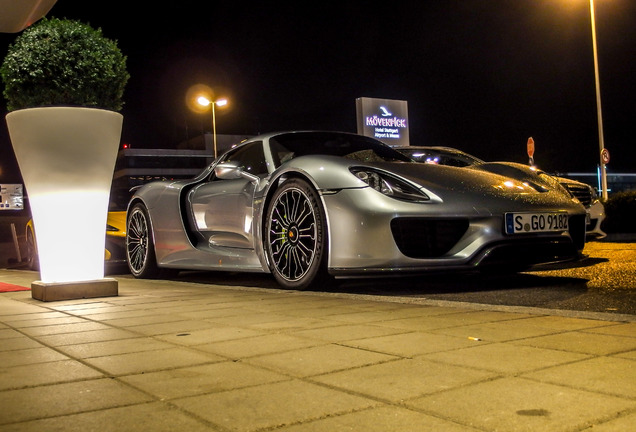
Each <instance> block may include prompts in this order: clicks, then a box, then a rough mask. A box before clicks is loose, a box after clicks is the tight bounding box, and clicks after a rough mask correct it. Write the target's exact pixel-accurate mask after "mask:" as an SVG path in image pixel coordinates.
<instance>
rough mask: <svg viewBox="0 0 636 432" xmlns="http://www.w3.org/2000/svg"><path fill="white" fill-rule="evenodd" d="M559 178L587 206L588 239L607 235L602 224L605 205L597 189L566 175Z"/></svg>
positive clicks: (586, 233)
mask: <svg viewBox="0 0 636 432" xmlns="http://www.w3.org/2000/svg"><path fill="white" fill-rule="evenodd" d="M557 179H558V180H559V183H561V184H562V185H563V186H564V187H565V188H566V189H567V190H569V191H570V193H571V194H572V195H574V197H575V198H576V199H578V200H579V201H580V202H581V204H583V205H584V206H585V210H586V211H587V215H588V218H587V224H586V227H585V236H586V237H587V239H588V240H598V239H602V238H603V237H606V236H607V234H605V232H603V230H602V229H601V224H602V223H603V220H604V219H605V207H604V206H603V203H602V202H601V200H599V199H598V194H597V193H596V190H595V189H594V188H593V187H592V186H590V185H588V184H587V183H583V182H580V181H577V180H572V179H569V178H564V177H557Z"/></svg>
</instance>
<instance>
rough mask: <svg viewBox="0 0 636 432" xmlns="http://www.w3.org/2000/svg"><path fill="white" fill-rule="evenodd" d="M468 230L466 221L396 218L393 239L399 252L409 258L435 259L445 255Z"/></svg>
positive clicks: (392, 225)
mask: <svg viewBox="0 0 636 432" xmlns="http://www.w3.org/2000/svg"><path fill="white" fill-rule="evenodd" d="M467 229H468V220H466V219H451V220H447V219H445V220H437V219H423V218H396V219H393V220H392V221H391V231H392V232H393V238H394V239H395V243H396V244H397V246H398V248H399V249H400V252H402V253H403V254H404V255H406V256H407V257H410V258H435V257H439V256H442V255H444V254H446V253H447V252H448V251H450V250H451V249H452V248H453V246H455V244H457V242H458V241H459V239H461V238H462V236H463V235H464V234H465V233H466V230H467Z"/></svg>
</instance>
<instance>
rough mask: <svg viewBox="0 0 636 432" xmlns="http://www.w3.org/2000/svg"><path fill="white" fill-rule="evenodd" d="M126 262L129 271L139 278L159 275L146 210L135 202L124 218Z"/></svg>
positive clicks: (153, 277)
mask: <svg viewBox="0 0 636 432" xmlns="http://www.w3.org/2000/svg"><path fill="white" fill-rule="evenodd" d="M126 262H127V263H128V268H129V269H130V273H132V275H133V276H134V277H136V278H140V279H155V278H157V277H159V275H160V273H161V272H160V269H159V267H158V266H157V257H156V255H155V245H154V241H153V235H152V227H151V225H150V217H149V216H148V210H147V209H146V207H145V206H144V205H143V204H139V203H138V204H135V205H134V206H133V207H132V208H131V209H130V211H129V212H128V217H127V219H126Z"/></svg>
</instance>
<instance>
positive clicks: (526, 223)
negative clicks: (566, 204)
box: [506, 213, 568, 234]
mask: <svg viewBox="0 0 636 432" xmlns="http://www.w3.org/2000/svg"><path fill="white" fill-rule="evenodd" d="M567 229H568V214H567V213H506V234H524V233H537V232H559V231H566V230H567Z"/></svg>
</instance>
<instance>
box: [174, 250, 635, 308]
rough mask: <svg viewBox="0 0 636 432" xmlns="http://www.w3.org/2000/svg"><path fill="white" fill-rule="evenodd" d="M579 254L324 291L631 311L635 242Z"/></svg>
mask: <svg viewBox="0 0 636 432" xmlns="http://www.w3.org/2000/svg"><path fill="white" fill-rule="evenodd" d="M584 255H585V257H584V258H583V259H582V260H581V261H580V262H577V263H571V264H561V265H559V266H553V267H546V268H543V269H540V270H537V269H535V270H534V271H530V272H525V273H518V274H512V275H484V274H480V273H475V274H450V275H440V274H437V275H426V276H419V277H417V278H390V279H372V280H370V279H360V280H349V281H341V282H340V283H338V284H337V285H335V286H334V287H333V288H331V289H329V290H327V291H324V292H325V293H326V294H347V295H365V296H376V297H378V296H379V297H380V298H385V299H387V300H392V299H398V298H399V299H400V301H404V299H406V301H413V302H417V301H425V300H438V301H450V302H463V303H469V304H470V303H472V304H475V303H476V304H486V305H498V306H519V307H534V308H545V309H558V310H561V311H583V312H596V313H609V314H617V315H620V314H627V315H636V243H611V242H589V243H588V244H587V245H586V247H585V250H584ZM176 279H177V280H187V281H191V282H201V283H213V284H219V285H228V286H248V287H261V288H269V289H278V285H277V284H276V283H275V282H274V281H273V278H271V277H270V276H269V275H260V274H259V275H255V274H239V273H230V274H228V273H223V272H213V273H209V272H206V273H197V272H183V273H181V274H180V275H179V276H178V277H177V278H176Z"/></svg>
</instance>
